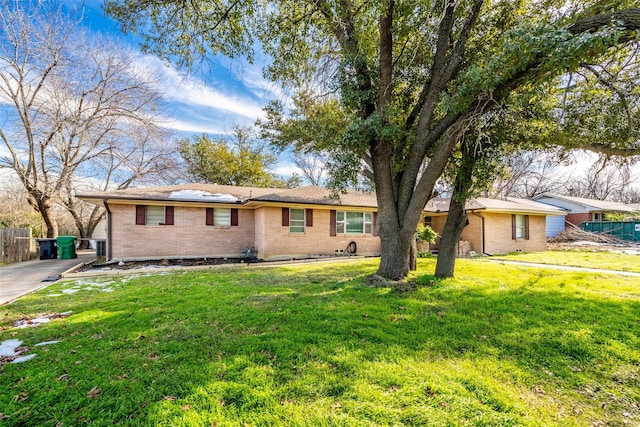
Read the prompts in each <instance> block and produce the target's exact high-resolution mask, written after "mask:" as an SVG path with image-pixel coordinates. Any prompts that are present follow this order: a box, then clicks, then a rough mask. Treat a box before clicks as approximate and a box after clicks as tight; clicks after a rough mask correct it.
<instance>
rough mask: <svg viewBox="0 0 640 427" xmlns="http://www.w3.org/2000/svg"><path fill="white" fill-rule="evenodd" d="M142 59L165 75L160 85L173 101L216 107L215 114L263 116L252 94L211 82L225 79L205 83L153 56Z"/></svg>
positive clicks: (143, 63)
mask: <svg viewBox="0 0 640 427" xmlns="http://www.w3.org/2000/svg"><path fill="white" fill-rule="evenodd" d="M140 61H141V64H140V66H141V67H148V66H149V65H151V67H152V68H153V69H154V70H157V71H158V72H159V73H161V75H162V78H163V81H162V82H161V84H162V87H161V89H162V91H163V92H164V95H165V97H166V98H167V100H168V101H170V102H177V103H180V104H186V105H192V106H197V107H200V108H201V107H205V108H209V109H211V110H213V111H212V112H211V114H212V115H220V114H221V112H227V113H231V114H233V115H237V116H242V117H246V118H250V119H252V120H255V119H257V118H259V117H263V116H264V111H262V105H261V104H260V103H259V102H257V101H255V99H252V97H251V96H242V95H236V94H228V93H225V92H223V91H221V90H219V89H217V88H215V87H213V86H212V84H217V85H220V86H222V85H223V84H224V83H223V82H216V83H211V84H205V82H203V81H200V80H198V79H196V78H195V77H191V76H189V75H187V74H186V73H183V72H180V71H178V70H176V69H175V68H173V67H172V66H170V65H166V64H165V63H163V62H162V61H161V60H160V59H158V58H156V57H153V56H148V55H147V56H141V59H140ZM215 110H218V112H216V111H215Z"/></svg>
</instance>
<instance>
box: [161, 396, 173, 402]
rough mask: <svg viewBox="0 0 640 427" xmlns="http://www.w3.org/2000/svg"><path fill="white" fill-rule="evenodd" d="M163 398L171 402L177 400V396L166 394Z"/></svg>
mask: <svg viewBox="0 0 640 427" xmlns="http://www.w3.org/2000/svg"><path fill="white" fill-rule="evenodd" d="M162 400H169V401H171V402H174V401H175V400H176V398H175V397H173V396H165V397H163V398H162Z"/></svg>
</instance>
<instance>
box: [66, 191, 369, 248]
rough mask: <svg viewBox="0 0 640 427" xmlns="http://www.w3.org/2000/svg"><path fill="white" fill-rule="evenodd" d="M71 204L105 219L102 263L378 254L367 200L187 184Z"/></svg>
mask: <svg viewBox="0 0 640 427" xmlns="http://www.w3.org/2000/svg"><path fill="white" fill-rule="evenodd" d="M78 198H80V199H82V200H84V201H87V202H89V203H93V204H95V205H100V206H104V208H105V210H106V212H107V229H106V238H107V248H106V252H107V253H106V255H107V259H108V260H112V259H117V260H142V259H162V258H200V257H229V258H236V257H239V256H240V254H241V252H242V251H244V250H246V249H249V248H254V249H255V250H256V251H257V256H258V257H259V258H260V259H266V260H273V259H285V258H305V257H309V256H314V255H328V254H336V253H341V252H344V251H345V250H347V251H349V250H351V251H352V250H353V249H355V251H356V253H358V254H360V255H379V254H380V238H379V237H378V236H377V227H376V211H377V203H376V198H375V194H373V193H363V192H358V191H349V192H348V193H347V194H344V195H341V197H340V199H339V200H338V199H334V198H331V197H330V193H329V191H328V190H326V189H324V188H321V187H303V188H296V189H271V188H253V187H235V186H225V185H207V184H190V185H180V186H168V187H152V188H140V189H127V190H119V191H111V192H100V193H91V194H84V195H78ZM352 242H354V243H355V245H354V244H352ZM354 246H355V248H354Z"/></svg>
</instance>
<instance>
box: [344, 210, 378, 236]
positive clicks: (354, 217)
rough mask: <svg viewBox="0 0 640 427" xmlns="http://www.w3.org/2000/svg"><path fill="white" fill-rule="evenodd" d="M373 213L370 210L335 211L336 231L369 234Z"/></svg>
mask: <svg viewBox="0 0 640 427" xmlns="http://www.w3.org/2000/svg"><path fill="white" fill-rule="evenodd" d="M372 227H373V214H372V213H371V212H349V211H337V212H336V232H337V233H340V234H371V231H372Z"/></svg>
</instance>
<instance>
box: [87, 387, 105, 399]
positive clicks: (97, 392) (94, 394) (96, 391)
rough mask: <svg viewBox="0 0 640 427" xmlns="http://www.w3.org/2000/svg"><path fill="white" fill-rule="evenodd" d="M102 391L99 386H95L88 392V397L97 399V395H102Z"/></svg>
mask: <svg viewBox="0 0 640 427" xmlns="http://www.w3.org/2000/svg"><path fill="white" fill-rule="evenodd" d="M100 393H102V390H100V389H99V388H97V387H94V388H92V389H91V390H89V393H87V397H88V398H89V399H95V398H96V397H98V396H100Z"/></svg>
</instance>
